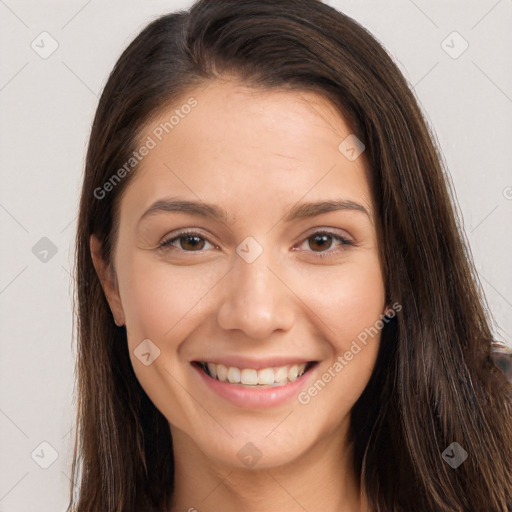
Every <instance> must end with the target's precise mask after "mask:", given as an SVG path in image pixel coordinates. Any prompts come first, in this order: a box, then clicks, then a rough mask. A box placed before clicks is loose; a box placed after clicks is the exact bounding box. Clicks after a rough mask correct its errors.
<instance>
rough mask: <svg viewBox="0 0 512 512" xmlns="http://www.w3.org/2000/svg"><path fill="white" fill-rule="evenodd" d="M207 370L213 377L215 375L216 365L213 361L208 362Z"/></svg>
mask: <svg viewBox="0 0 512 512" xmlns="http://www.w3.org/2000/svg"><path fill="white" fill-rule="evenodd" d="M208 371H209V372H210V375H211V376H212V377H213V378H214V379H215V377H217V365H216V364H213V363H208Z"/></svg>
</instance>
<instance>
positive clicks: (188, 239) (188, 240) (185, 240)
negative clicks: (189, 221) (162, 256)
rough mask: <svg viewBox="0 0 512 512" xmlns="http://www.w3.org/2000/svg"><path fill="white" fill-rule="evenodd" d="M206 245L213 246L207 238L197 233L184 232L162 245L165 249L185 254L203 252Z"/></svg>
mask: <svg viewBox="0 0 512 512" xmlns="http://www.w3.org/2000/svg"><path fill="white" fill-rule="evenodd" d="M205 244H210V245H212V246H213V244H211V242H209V241H208V240H207V239H206V238H205V237H203V236H201V235H200V234H199V233H195V232H182V233H178V235H177V236H173V237H171V238H167V239H165V240H163V241H162V242H161V243H160V247H161V248H163V249H177V250H181V251H183V252H202V250H203V249H204V248H205Z"/></svg>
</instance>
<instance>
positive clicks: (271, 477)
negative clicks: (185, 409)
mask: <svg viewBox="0 0 512 512" xmlns="http://www.w3.org/2000/svg"><path fill="white" fill-rule="evenodd" d="M347 432H348V421H347V422H346V425H344V426H343V428H342V429H340V431H335V432H333V433H331V434H330V435H328V436H326V437H324V438H323V439H322V440H321V441H320V442H319V443H317V444H316V445H315V446H313V447H311V448H310V449H309V450H308V451H306V452H304V453H303V454H301V456H300V457H296V458H294V459H293V460H290V461H288V462H287V463H284V464H282V465H280V466H277V467H275V466H273V467H268V468H263V467H261V468H259V469H258V465H256V466H255V467H254V468H252V469H247V468H240V467H233V466H230V465H225V464H222V463H219V462H218V461H212V460H211V459H209V458H207V457H206V456H205V455H204V454H203V453H202V452H201V451H200V450H199V449H198V447H197V445H195V443H194V442H193V441H192V440H191V438H190V437H189V436H188V435H187V434H186V433H184V432H182V431H180V430H177V429H175V428H174V427H171V433H172V437H173V446H174V465H175V481H174V495H173V500H172V508H171V512H182V511H183V512H189V511H190V512H194V511H197V512H215V511H218V510H222V511H223V512H235V511H236V512H239V511H240V510H244V512H257V511H261V510H269V511H273V510H287V511H289V512H295V511H297V512H304V510H322V511H324V512H367V511H368V510H369V509H368V503H367V500H366V497H365V496H364V495H363V494H362V493H361V492H360V491H361V489H360V482H359V478H358V477H357V476H356V475H355V472H354V470H353V467H352V466H353V464H352V457H353V453H352V447H351V445H350V444H348V443H347Z"/></svg>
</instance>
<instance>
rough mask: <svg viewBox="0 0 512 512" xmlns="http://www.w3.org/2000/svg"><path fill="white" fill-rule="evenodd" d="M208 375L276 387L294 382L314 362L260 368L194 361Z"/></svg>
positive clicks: (223, 380)
mask: <svg viewBox="0 0 512 512" xmlns="http://www.w3.org/2000/svg"><path fill="white" fill-rule="evenodd" d="M196 364H197V366H199V368H201V370H202V371H204V372H205V373H206V374H207V375H208V376H209V377H212V378H213V379H216V380H218V381H220V382H225V383H229V384H238V385H240V384H241V385H244V386H249V387H268V386H271V387H276V386H285V385H286V384H289V383H290V382H295V381H296V380H297V379H299V378H300V377H302V375H304V373H306V372H307V371H308V370H309V369H310V368H311V367H312V366H313V365H314V364H315V363H314V361H310V362H308V363H301V364H288V365H284V366H277V367H269V368H262V369H260V370H256V369H254V368H237V367H235V366H225V365H223V364H220V363H212V362H208V363H206V362H196Z"/></svg>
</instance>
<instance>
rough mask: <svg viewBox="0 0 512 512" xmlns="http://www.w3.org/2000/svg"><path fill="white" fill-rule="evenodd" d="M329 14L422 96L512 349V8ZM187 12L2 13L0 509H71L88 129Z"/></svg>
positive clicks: (385, 6)
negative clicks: (172, 22) (163, 23)
mask: <svg viewBox="0 0 512 512" xmlns="http://www.w3.org/2000/svg"><path fill="white" fill-rule="evenodd" d="M327 3H329V4H330V5H332V6H334V7H336V8H339V9H340V10H342V11H343V12H345V13H346V14H348V15H350V16H352V17H353V18H355V19H356V20H357V21H359V22H360V23H361V24H362V25H363V26H365V27H366V28H368V29H369V30H370V32H372V33H373V34H374V36H375V37H376V38H377V39H379V40H380V41H381V42H382V43H383V44H384V46H385V47H386V48H387V49H388V50H389V52H390V53H391V54H392V56H393V57H394V59H395V61H396V62H397V64H398V65H399V67H400V69H401V70H402V72H403V73H404V75H405V77H406V78H407V80H408V81H409V82H410V84H411V87H413V88H414V91H415V94H416V95H417V97H418V99H419V101H420V104H421V106H422V108H423V110H424V112H425V113H426V116H427V119H428V121H429V123H430V124H431V125H432V126H433V127H434V130H435V133H436V134H437V138H438V140H439V143H440V146H441V149H442V152H443V155H444V158H445V160H446V165H447V167H448V169H449V172H450V174H451V179H452V181H453V186H454V188H455V191H456V196H457V200H458V203H459V205H460V212H461V215H462V216H463V220H464V226H465V231H466V235H467V238H468V240H469V243H470V245H471V250H472V253H473V256H474V259H475V263H476V266H477V269H478V271H479V274H480V278H481V284H482V287H483V289H484V291H485V293H486V296H487V299H488V303H489V306H490V309H491V310H492V312H493V314H494V317H495V319H496V322H497V325H496V326H495V332H496V337H497V338H498V339H501V340H502V341H504V342H506V343H507V344H509V345H511V346H512V315H511V313H512V268H511V265H510V255H511V254H512V222H511V220H512V166H511V162H512V144H511V141H512V123H511V119H512V66H511V60H512V59H511V54H512V32H511V30H510V27H512V0H499V1H496V0H478V1H477V0H473V1H471V2H468V1H467V0H461V1H446V0H443V1H426V0H414V1H413V0H400V1H398V0H397V1H385V2H383V1H382V0H372V1H368V0H367V1H365V2H360V1H359V2H357V1H335V0H331V1H328V2H327ZM189 5H191V2H189V1H183V2H181V1H161V0H153V1H151V2H144V1H142V0H141V1H138V2H135V1H126V0H125V1H121V0H115V1H112V0H111V1H109V2H100V1H99V0H89V1H87V0H76V1H64V0H62V1H35V0H32V1H27V0H24V1H23V0H0V40H1V62H0V109H1V120H0V136H1V138H0V140H1V142H0V144H1V150H0V172H1V188H0V229H1V240H2V251H1V255H0V258H1V260H0V269H1V270H0V308H1V309H0V310H1V323H0V333H1V342H2V343H1V357H0V432H1V434H2V435H1V436H0V448H1V458H0V461H1V462H0V512H30V511H38V512H46V511H48V512H49V511H52V512H61V511H64V510H65V507H66V504H67V492H68V486H69V475H70V463H71V448H72V435H73V434H74V421H73V419H74V403H73V402H72V392H73V371H74V367H73V364H74V345H72V305H71V289H72V285H73V283H72V278H71V276H70V269H71V268H72V258H73V256H72V242H73V237H74V229H75V225H76V213H77V202H78V193H79V187H80V181H81V176H82V170H83V159H84V154H85V148H86V143H87V138H88V134H89V130H90V125H91V121H92V117H93V114H94V111H95V108H96V105H97V101H98V95H99V93H100V91H101V89H102V87H103V86H104V84H105V81H106V79H107V76H108V73H109V72H110V70H111V68H112V67H113V65H114V63H115V61H116V60H117V58H118V57H119V56H120V54H121V52H122V50H123V49H124V48H125V46H126V45H127V44H128V43H129V42H130V41H131V40H132V39H133V37H134V36H135V35H136V34H137V33H138V31H139V30H140V29H141V28H142V27H143V26H144V25H146V24H147V23H148V22H149V21H151V20H152V19H154V18H156V17H157V16H159V15H161V14H165V13H168V12H171V11H174V10H176V9H179V8H187V7H188V6H189ZM45 31H46V32H48V33H49V34H50V36H47V35H40V34H41V33H42V32H45ZM454 31H456V32H457V33H458V34H459V35H457V34H453V32H454ZM54 41H56V42H57V43H58V48H57V49H56V51H55V52H54V53H53V54H51V55H49V56H47V55H46V54H45V52H46V53H48V52H49V51H50V50H51V49H52V44H54V45H55V44H56V43H55V42H54ZM465 41H466V42H467V44H468V45H469V46H468V48H467V49H466V50H465V51H464V52H463V53H461V52H462V50H463V49H464V47H465V45H466V43H465ZM43 57H47V58H43ZM42 238H44V239H43V240H42V241H41V239H42ZM45 251H46V252H45ZM55 251H56V252H55ZM41 443H48V444H43V445H41ZM55 457H57V458H55ZM54 459H55V460H54ZM50 464H51V465H50ZM41 466H43V467H41ZM44 466H49V467H48V468H47V469H44Z"/></svg>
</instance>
